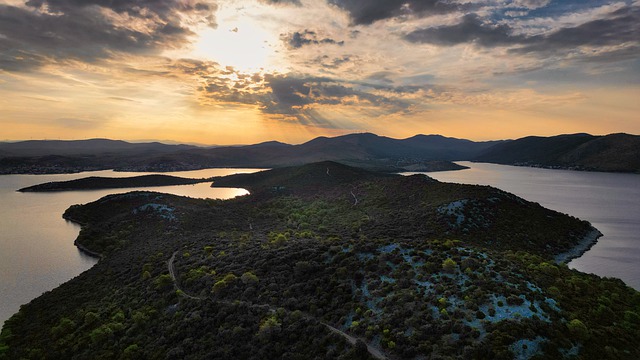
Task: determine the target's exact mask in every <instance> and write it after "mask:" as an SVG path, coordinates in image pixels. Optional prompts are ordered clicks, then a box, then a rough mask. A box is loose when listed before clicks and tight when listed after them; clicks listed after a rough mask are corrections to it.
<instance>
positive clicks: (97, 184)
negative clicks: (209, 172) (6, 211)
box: [18, 175, 211, 192]
mask: <svg viewBox="0 0 640 360" xmlns="http://www.w3.org/2000/svg"><path fill="white" fill-rule="evenodd" d="M207 181H211V179H188V178H182V177H178V176H169V175H143V176H131V177H123V178H111V177H100V176H90V177H86V178H81V179H75V180H69V181H52V182H48V183H44V184H38V185H33V186H29V187H26V188H22V189H20V190H18V191H22V192H49V191H71V190H95V189H119V188H129V187H148V186H170V185H193V184H198V183H202V182H207Z"/></svg>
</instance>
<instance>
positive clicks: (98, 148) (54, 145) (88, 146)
mask: <svg viewBox="0 0 640 360" xmlns="http://www.w3.org/2000/svg"><path fill="white" fill-rule="evenodd" d="M192 148H195V146H192V145H166V144H162V143H159V142H150V143H129V142H126V141H122V140H109V139H88V140H28V141H20V142H12V143H9V142H4V143H0V156H3V157H6V156H20V157H25V156H45V155H96V154H105V153H144V152H154V153H166V152H175V151H180V150H186V149H192Z"/></svg>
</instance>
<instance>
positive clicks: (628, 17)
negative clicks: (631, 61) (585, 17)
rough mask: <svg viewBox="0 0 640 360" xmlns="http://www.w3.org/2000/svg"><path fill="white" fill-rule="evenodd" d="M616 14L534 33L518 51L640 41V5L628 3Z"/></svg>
mask: <svg viewBox="0 0 640 360" xmlns="http://www.w3.org/2000/svg"><path fill="white" fill-rule="evenodd" d="M611 15H612V17H610V18H605V19H597V20H593V21H590V22H587V23H584V24H581V25H578V26H575V27H571V28H562V29H559V30H557V31H554V32H552V33H550V34H548V35H540V36H531V37H529V38H527V41H525V42H523V44H524V45H525V46H524V47H522V48H516V49H514V50H513V52H517V53H538V54H552V53H556V52H563V51H566V50H567V49H573V48H576V47H579V46H596V47H602V46H610V45H620V44H624V43H635V46H636V48H637V47H638V45H640V44H639V43H640V37H639V34H640V8H639V7H627V8H623V9H621V10H618V11H615V12H613V13H612V14H611Z"/></svg>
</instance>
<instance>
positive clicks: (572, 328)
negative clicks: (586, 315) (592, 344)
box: [567, 319, 589, 340]
mask: <svg viewBox="0 0 640 360" xmlns="http://www.w3.org/2000/svg"><path fill="white" fill-rule="evenodd" d="M567 328H568V329H569V333H570V334H571V336H572V337H574V338H576V339H579V340H585V339H586V338H587V337H588V336H589V329H587V326H586V325H585V324H584V323H583V322H582V321H580V320H578V319H573V320H571V321H569V322H568V323H567Z"/></svg>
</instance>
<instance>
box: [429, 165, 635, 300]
mask: <svg viewBox="0 0 640 360" xmlns="http://www.w3.org/2000/svg"><path fill="white" fill-rule="evenodd" d="M458 164H460V165H464V166H468V167H470V169H467V170H460V171H443V172H432V173H427V175H428V176H430V177H432V178H434V179H436V180H439V181H443V182H454V183H461V184H479V185H491V186H494V187H497V188H499V189H502V190H505V191H508V192H510V193H513V194H516V195H518V196H520V197H522V198H524V199H526V200H529V201H534V202H537V203H540V204H541V205H542V206H544V207H547V208H549V209H553V210H556V211H559V212H562V213H565V214H569V215H572V216H575V217H578V218H580V219H583V220H587V221H589V222H590V223H591V224H592V225H593V226H594V227H596V228H597V229H598V230H600V231H601V232H602V233H603V236H602V237H601V238H599V239H598V242H597V243H596V244H595V245H594V246H593V247H592V248H591V249H590V250H589V251H587V252H586V253H584V254H583V255H582V256H581V257H579V258H576V259H574V260H572V261H571V262H569V264H568V265H569V267H570V268H573V269H576V270H579V271H582V272H586V273H593V274H596V275H599V276H603V277H616V278H619V279H622V280H623V281H624V282H625V283H626V284H627V285H629V286H631V287H633V288H634V289H636V290H640V175H638V174H621V173H604V172H585V171H570V170H555V169H540V168H530V167H518V166H508V165H496V164H486V163H472V162H466V161H460V162H458Z"/></svg>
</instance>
